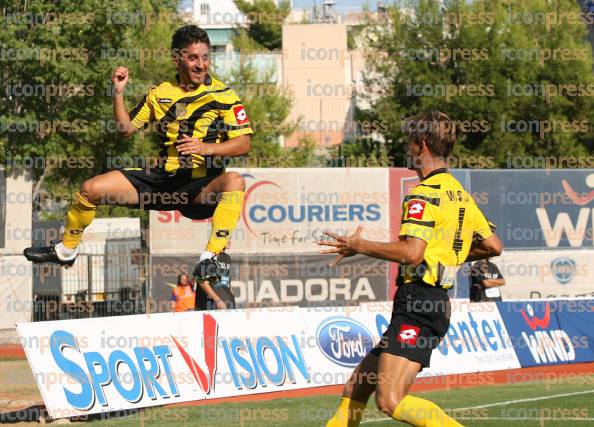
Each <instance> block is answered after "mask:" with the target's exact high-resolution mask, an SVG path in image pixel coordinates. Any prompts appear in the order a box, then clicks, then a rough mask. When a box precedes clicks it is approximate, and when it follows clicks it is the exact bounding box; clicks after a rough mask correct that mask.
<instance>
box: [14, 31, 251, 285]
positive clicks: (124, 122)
mask: <svg viewBox="0 0 594 427" xmlns="http://www.w3.org/2000/svg"><path fill="white" fill-rule="evenodd" d="M171 52H172V59H173V63H174V65H175V67H176V68H177V74H176V75H175V77H173V78H172V79H171V80H169V81H165V82H163V83H161V84H160V85H158V86H156V87H153V88H151V89H150V90H149V91H148V92H147V94H146V95H145V96H144V99H143V100H142V101H141V102H140V103H139V104H138V105H137V106H136V107H134V108H133V109H132V110H131V111H130V112H128V111H127V109H126V105H125V102H124V89H125V87H126V84H127V83H128V77H129V75H128V69H127V68H125V67H117V68H116V69H115V70H114V72H113V74H112V76H111V81H112V83H113V87H114V91H115V96H114V104H113V108H114V118H115V121H116V123H117V127H118V130H119V131H120V132H121V133H122V134H123V135H125V136H130V135H132V134H133V133H135V132H136V131H138V130H139V129H141V128H145V127H147V126H149V124H150V125H151V127H152V128H154V129H155V131H156V132H157V133H158V134H159V136H160V137H161V151H160V153H159V163H158V165H157V167H154V168H150V170H147V169H142V168H127V169H120V170H112V171H110V172H107V173H105V174H102V175H98V176H95V177H94V178H91V179H89V180H87V181H85V182H84V183H83V185H82V186H81V188H80V191H79V192H77V193H76V195H75V197H74V203H73V205H72V206H71V207H70V210H69V211H68V213H67V215H66V226H65V229H64V234H63V237H62V241H61V242H59V243H58V244H54V243H52V244H51V245H50V246H48V247H42V248H27V249H25V251H24V255H25V256H26V257H27V259H28V260H30V261H32V262H35V263H44V262H50V263H56V264H60V265H66V266H71V265H72V264H73V263H74V261H75V260H76V257H77V254H78V251H77V247H78V246H79V244H80V242H81V239H82V235H83V231H84V229H85V228H86V227H87V226H88V225H89V224H91V222H92V221H93V219H94V218H95V212H96V210H97V206H98V205H100V204H122V205H129V206H135V207H139V208H141V209H147V210H179V211H180V212H181V213H182V214H183V215H184V216H186V217H188V218H193V219H206V218H210V217H212V231H211V234H210V238H209V240H208V243H207V245H206V249H205V251H204V252H203V253H202V255H201V256H200V262H201V263H199V264H198V266H197V267H200V268H198V269H197V270H195V271H198V270H200V271H202V273H203V274H202V275H201V276H202V277H205V274H206V272H213V271H214V270H215V269H216V268H217V265H216V259H215V256H217V255H218V254H220V253H221V252H222V251H223V250H224V249H225V247H226V245H227V243H228V241H229V238H230V236H231V233H232V231H233V230H234V229H235V226H236V225H237V221H238V220H239V216H240V213H241V209H242V204H243V198H244V191H245V181H244V179H243V177H242V176H240V175H239V174H237V173H235V172H229V173H227V172H225V168H224V163H225V162H223V161H220V160H221V159H220V158H226V157H237V156H243V155H245V154H247V153H248V151H249V149H250V141H251V140H250V134H253V131H252V128H251V125H250V122H249V119H248V117H247V114H246V111H245V108H244V107H243V105H242V103H241V101H240V99H239V98H238V96H237V95H236V94H235V92H234V91H233V90H231V89H230V88H229V87H228V86H226V85H225V84H224V83H222V82H220V81H218V80H216V79H214V78H212V77H211V76H210V75H209V73H208V67H209V63H210V40H209V38H208V34H207V33H206V31H204V30H203V29H201V28H198V27H197V26H195V25H187V26H184V27H181V28H179V29H178V30H177V31H176V32H175V34H174V35H173V38H172V46H171ZM213 158H219V161H216V160H215V161H212V159H213Z"/></svg>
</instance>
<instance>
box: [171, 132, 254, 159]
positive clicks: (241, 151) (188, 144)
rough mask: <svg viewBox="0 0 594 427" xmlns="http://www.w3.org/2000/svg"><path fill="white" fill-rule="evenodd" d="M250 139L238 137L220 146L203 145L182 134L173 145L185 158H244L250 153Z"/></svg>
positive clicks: (198, 140)
mask: <svg viewBox="0 0 594 427" xmlns="http://www.w3.org/2000/svg"><path fill="white" fill-rule="evenodd" d="M251 143H252V139H251V137H250V136H249V135H239V136H236V137H235V138H231V139H230V140H228V141H225V142H222V143H220V144H205V143H203V142H202V141H201V140H200V139H198V138H191V137H189V136H188V135H186V134H183V138H181V139H179V140H178V141H177V143H176V145H175V148H177V151H178V152H179V153H180V154H182V155H184V156H187V155H189V154H197V155H199V156H216V157H239V156H245V155H246V154H247V153H248V152H249V151H250V146H251Z"/></svg>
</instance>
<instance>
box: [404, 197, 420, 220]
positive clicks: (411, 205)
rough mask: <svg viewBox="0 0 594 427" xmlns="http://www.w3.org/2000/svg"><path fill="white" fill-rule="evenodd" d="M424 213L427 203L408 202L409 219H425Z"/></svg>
mask: <svg viewBox="0 0 594 427" xmlns="http://www.w3.org/2000/svg"><path fill="white" fill-rule="evenodd" d="M423 212H425V202H424V201H422V200H411V201H410V202H408V209H407V211H406V213H407V218H414V219H423Z"/></svg>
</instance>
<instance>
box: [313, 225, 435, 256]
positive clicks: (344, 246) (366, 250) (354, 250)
mask: <svg viewBox="0 0 594 427" xmlns="http://www.w3.org/2000/svg"><path fill="white" fill-rule="evenodd" d="M362 231H363V227H362V226H359V227H357V230H356V231H355V233H353V234H352V235H350V236H339V235H337V234H335V233H332V232H331V231H324V234H325V235H326V236H329V237H331V238H333V239H334V240H319V241H318V242H317V244H318V245H320V246H330V247H331V249H322V250H320V253H321V254H338V256H337V257H336V258H335V259H334V261H332V263H331V265H332V266H335V265H336V264H338V263H339V262H340V261H341V260H342V259H344V258H346V257H349V256H353V255H355V254H363V255H367V256H370V257H372V258H377V259H384V260H386V261H394V262H399V263H404V264H412V265H417V264H420V263H421V262H422V261H423V257H424V256H425V248H426V247H427V242H425V241H424V240H422V239H418V238H415V237H405V236H401V237H400V240H398V241H397V242H373V241H371V240H365V239H363V238H362V237H361V232H362Z"/></svg>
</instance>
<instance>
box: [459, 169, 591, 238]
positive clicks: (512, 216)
mask: <svg viewBox="0 0 594 427" xmlns="http://www.w3.org/2000/svg"><path fill="white" fill-rule="evenodd" d="M467 189H468V191H469V192H470V193H471V194H472V195H473V197H474V199H475V201H476V202H477V205H478V206H479V208H480V209H481V210H482V211H483V213H484V214H485V215H486V216H487V218H489V220H491V221H492V222H494V223H495V224H496V225H497V235H498V236H499V237H501V240H502V241H503V245H504V248H506V249H530V248H534V249H545V248H550V249H556V248H591V247H592V245H593V243H594V242H593V239H594V232H593V227H592V223H593V222H594V221H592V219H593V218H592V217H593V215H594V210H593V209H592V208H594V169H533V170H528V169H523V170H520V169H518V170H501V169H499V170H472V171H470V187H467Z"/></svg>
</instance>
